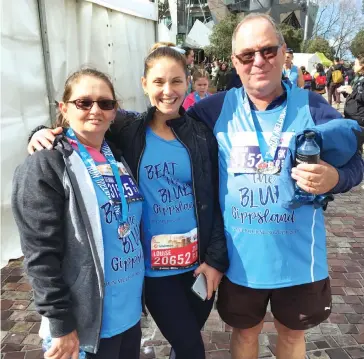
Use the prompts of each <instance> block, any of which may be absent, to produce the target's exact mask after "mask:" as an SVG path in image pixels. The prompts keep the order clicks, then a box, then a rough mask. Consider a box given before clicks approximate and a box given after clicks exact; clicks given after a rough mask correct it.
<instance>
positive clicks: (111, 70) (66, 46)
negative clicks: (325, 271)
mask: <svg viewBox="0 0 364 359" xmlns="http://www.w3.org/2000/svg"><path fill="white" fill-rule="evenodd" d="M97 2H98V3H103V4H104V6H108V3H109V2H110V4H111V5H115V4H117V3H118V4H119V5H123V6H124V5H125V6H126V4H127V3H126V0H121V1H119V2H116V1H111V0H109V1H102V0H100V1H97ZM45 3H46V20H47V27H48V38H49V47H50V57H51V69H52V79H51V81H52V84H53V87H54V90H55V98H56V100H60V99H61V95H62V91H63V87H64V82H65V80H66V78H67V77H68V75H69V74H70V73H72V72H74V71H76V70H77V69H78V68H79V67H80V66H81V65H91V66H93V67H96V68H98V69H99V70H101V71H104V72H106V73H107V74H109V76H110V77H111V78H112V80H113V82H114V86H115V89H116V93H117V96H118V97H119V98H120V99H121V103H122V107H123V108H125V109H130V110H136V111H144V110H145V109H146V106H147V102H146V98H145V96H144V94H143V91H142V88H141V84H140V78H141V76H142V73H143V59H144V58H145V57H146V56H147V53H148V50H149V48H150V47H151V45H152V44H153V43H154V42H155V37H156V34H155V21H154V20H156V14H157V12H156V6H157V3H154V4H153V3H150V2H149V1H148V0H137V3H140V4H141V5H144V6H145V8H143V9H142V11H140V13H137V10H138V8H137V7H135V4H133V7H132V8H131V9H130V6H129V8H128V11H127V12H128V14H126V13H121V12H119V11H115V6H114V10H113V9H109V8H106V7H103V6H100V5H98V4H95V3H93V2H90V1H83V0H52V1H46V2H45ZM151 4H152V6H154V7H155V11H154V12H153V11H151V8H150V6H151ZM111 5H110V6H111ZM145 11H147V13H148V14H149V15H148V18H144V16H147V15H145ZM1 13H2V19H1V22H2V26H1V62H2V67H1V85H2V94H1V117H0V121H1V122H0V124H1V266H3V265H5V264H6V263H7V261H8V260H9V259H11V258H17V257H19V256H21V251H20V245H19V237H18V233H17V229H16V226H15V223H14V220H13V218H12V214H11V208H10V196H11V182H12V177H13V172H14V170H15V168H16V167H17V165H19V164H20V163H21V162H22V161H23V160H24V158H25V157H26V144H27V137H28V135H29V132H30V131H31V129H33V128H34V127H36V126H38V125H41V124H47V123H49V120H50V119H49V107H48V97H47V90H46V79H45V70H44V62H43V54H42V43H41V37H40V25H39V15H38V8H37V1H36V0H12V1H2V2H1ZM131 13H132V14H133V15H130V14H131ZM153 19H154V20H153Z"/></svg>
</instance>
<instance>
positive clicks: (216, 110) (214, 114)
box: [187, 91, 226, 130]
mask: <svg viewBox="0 0 364 359" xmlns="http://www.w3.org/2000/svg"><path fill="white" fill-rule="evenodd" d="M225 95H226V91H221V92H218V93H216V94H214V95H212V96H209V97H206V98H204V99H203V100H201V101H199V102H197V103H195V104H194V105H193V106H191V107H190V108H189V109H188V110H187V113H188V114H189V115H190V116H191V117H193V118H194V119H195V120H199V121H202V122H204V123H205V124H206V125H207V126H208V127H209V128H210V129H211V130H213V129H214V127H215V123H216V121H217V119H218V118H219V116H220V112H221V109H222V105H223V103H224V99H225Z"/></svg>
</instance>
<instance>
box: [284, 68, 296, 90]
mask: <svg viewBox="0 0 364 359" xmlns="http://www.w3.org/2000/svg"><path fill="white" fill-rule="evenodd" d="M283 75H284V76H286V77H287V78H288V79H289V81H290V82H291V84H292V85H294V86H297V83H298V67H297V66H295V65H292V66H291V68H290V69H285V68H284V69H283Z"/></svg>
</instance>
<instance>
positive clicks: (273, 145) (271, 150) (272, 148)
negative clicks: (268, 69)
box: [243, 82, 291, 162]
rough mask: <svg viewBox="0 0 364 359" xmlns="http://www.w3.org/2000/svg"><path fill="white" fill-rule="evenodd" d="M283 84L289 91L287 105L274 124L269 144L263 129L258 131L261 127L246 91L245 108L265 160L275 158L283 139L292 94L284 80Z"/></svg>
mask: <svg viewBox="0 0 364 359" xmlns="http://www.w3.org/2000/svg"><path fill="white" fill-rule="evenodd" d="M283 85H284V86H285V88H286V91H287V101H286V105H285V107H284V109H283V110H282V113H281V114H280V116H279V119H278V120H277V122H276V124H275V125H274V128H273V132H272V136H271V137H270V139H269V141H268V144H266V141H265V139H264V137H263V134H262V131H258V129H259V128H260V125H259V122H258V119H257V118H255V116H253V115H252V110H251V108H250V103H249V99H248V96H247V93H246V92H244V101H243V103H244V110H245V113H246V114H247V116H248V119H249V120H250V121H251V123H252V124H253V125H254V129H255V134H256V136H257V140H258V144H259V149H260V153H261V155H262V157H263V159H264V161H265V162H267V161H273V160H274V157H275V155H276V152H277V148H278V146H279V143H280V139H281V136H282V131H283V126H284V122H285V120H286V117H287V107H288V99H289V96H290V91H291V89H290V87H289V86H288V85H287V84H285V83H284V82H283ZM265 145H268V151H267V152H265V151H264V148H265V147H266V146H265ZM264 152H265V153H264Z"/></svg>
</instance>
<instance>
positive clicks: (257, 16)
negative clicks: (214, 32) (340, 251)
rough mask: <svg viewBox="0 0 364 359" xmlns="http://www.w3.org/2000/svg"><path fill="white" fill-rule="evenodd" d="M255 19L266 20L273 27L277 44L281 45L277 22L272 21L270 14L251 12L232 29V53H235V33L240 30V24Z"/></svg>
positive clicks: (282, 42) (282, 38) (281, 39)
mask: <svg viewBox="0 0 364 359" xmlns="http://www.w3.org/2000/svg"><path fill="white" fill-rule="evenodd" d="M255 19H264V20H267V21H268V22H269V23H270V24H271V25H272V26H273V29H274V31H275V33H276V35H277V40H278V43H279V45H283V44H284V43H285V41H284V37H283V35H282V32H281V31H280V30H279V29H278V26H277V23H276V22H275V21H274V19H273V18H272V17H271V16H269V15H268V14H262V13H251V14H249V15H247V16H245V17H244V19H243V20H241V21H240V22H239V24H238V25H237V26H236V28H235V30H234V33H233V38H232V52H233V54H234V53H235V47H236V35H237V33H238V31H239V30H240V28H241V26H242V25H244V24H245V23H246V22H248V21H250V20H255Z"/></svg>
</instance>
